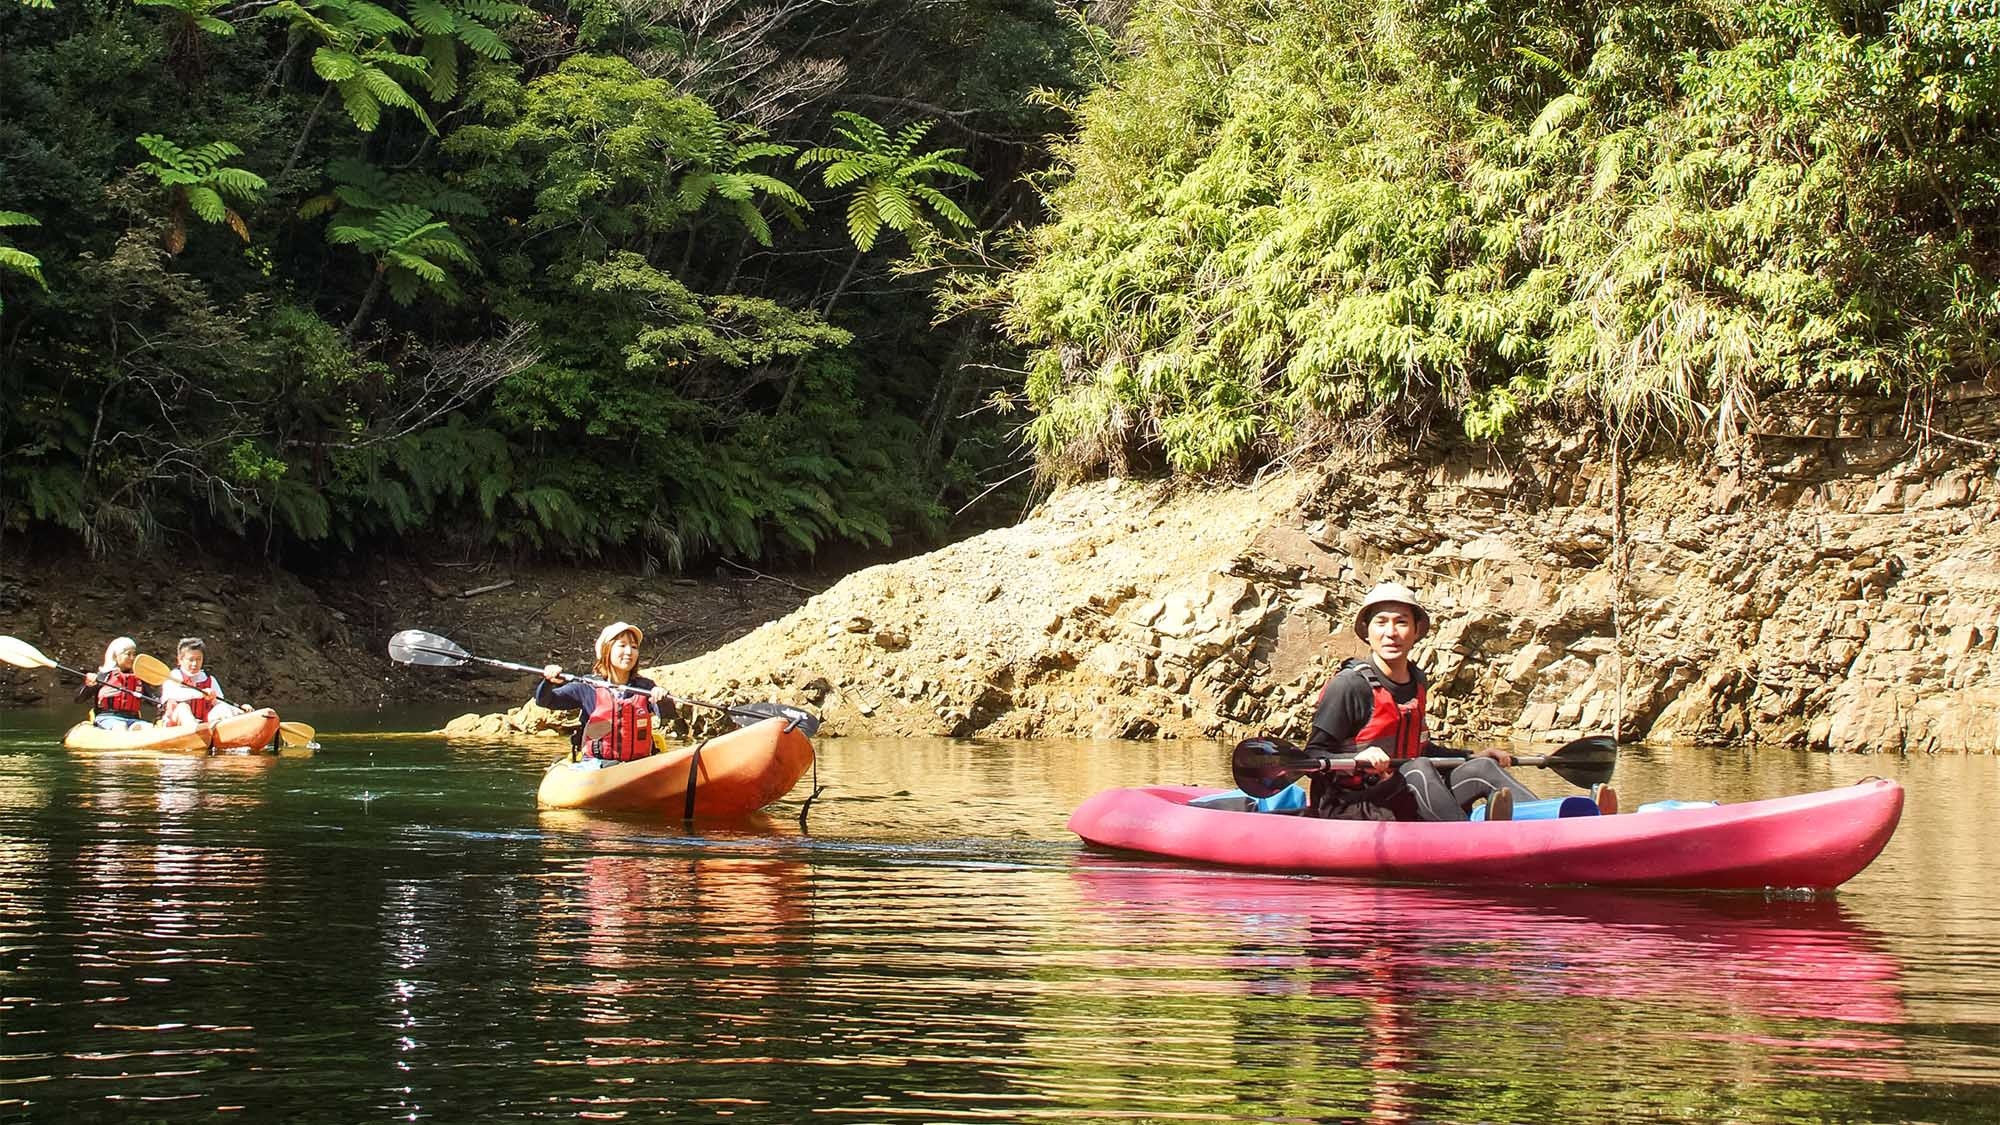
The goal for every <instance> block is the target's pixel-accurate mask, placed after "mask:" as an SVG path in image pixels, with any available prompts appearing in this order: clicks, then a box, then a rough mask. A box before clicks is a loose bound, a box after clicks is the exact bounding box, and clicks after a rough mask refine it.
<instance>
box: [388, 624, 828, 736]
mask: <svg viewBox="0 0 2000 1125" xmlns="http://www.w3.org/2000/svg"><path fill="white" fill-rule="evenodd" d="M389 657H390V659H392V660H395V661H397V662H398V663H402V664H425V665H430V666H432V667H440V668H455V667H459V666H461V665H464V664H466V663H468V662H471V663H477V664H484V665H487V666H488V667H492V668H505V669H507V670H508V671H510V672H530V673H533V674H534V675H537V676H539V675H542V673H543V669H541V668H537V667H535V666H534V665H532V664H518V663H515V662H514V661H512V660H495V659H493V658H492V657H488V656H474V655H473V654H472V653H470V652H467V651H466V650H465V649H463V648H461V647H459V645H458V644H457V642H455V641H453V640H452V639H451V638H449V637H441V636H439V635H437V634H436V633H427V632H425V631H423V630H422V629H405V630H403V631H402V632H400V633H397V634H396V635H395V636H393V637H391V638H389ZM563 678H564V679H566V680H575V681H576V682H578V683H582V684H589V685H590V686H592V687H601V688H605V689H607V690H609V691H616V692H623V693H625V694H627V695H646V694H650V691H649V690H648V689H646V688H637V687H633V686H632V685H630V684H615V683H612V682H611V681H610V680H606V679H602V678H600V677H597V676H578V675H573V674H571V673H568V672H565V673H563ZM673 698H674V700H675V701H676V702H679V703H685V704H688V705H689V706H691V707H706V708H708V709H710V710H713V711H720V712H722V713H723V714H725V715H728V716H729V717H730V718H731V719H734V720H735V721H736V722H737V724H738V725H741V726H749V725H750V724H751V723H756V722H762V721H763V720H765V719H783V720H785V722H787V723H788V724H790V725H791V726H792V727H793V728H795V729H797V730H799V731H801V732H803V733H804V734H805V736H806V737H807V738H811V737H812V736H813V734H814V733H815V732H816V731H818V730H819V716H817V715H815V714H813V713H812V712H810V711H807V710H805V709H804V708H802V707H792V706H788V705H786V704H783V703H745V704H737V705H730V704H726V703H710V702H708V701H707V700H703V699H684V698H682V697H680V696H674V697H673Z"/></svg>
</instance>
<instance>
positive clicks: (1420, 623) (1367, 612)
mask: <svg viewBox="0 0 2000 1125" xmlns="http://www.w3.org/2000/svg"><path fill="white" fill-rule="evenodd" d="M1385 605H1406V606H1409V607H1410V611H1411V612H1412V613H1415V614H1416V616H1417V630H1418V632H1417V636H1418V637H1422V636H1424V635H1425V634H1427V633H1429V632H1430V631H1431V615H1430V614H1429V613H1428V612H1426V611H1425V610H1424V607H1423V603H1422V602H1419V601H1417V592H1416V591H1415V590H1412V589H1410V588H1409V587H1408V586H1405V585H1403V584H1402V583H1400V582H1384V583H1382V584H1381V585H1379V586H1376V587H1375V588H1374V589H1373V590H1370V591H1368V596H1367V597H1365V598H1363V599H1361V612H1360V613H1358V614H1355V615H1354V635H1355V636H1357V637H1360V638H1361V639H1362V640H1364V641H1365V640H1367V639H1368V619H1369V618H1370V617H1373V616H1375V611H1376V610H1377V609H1378V608H1380V607H1382V606H1385Z"/></svg>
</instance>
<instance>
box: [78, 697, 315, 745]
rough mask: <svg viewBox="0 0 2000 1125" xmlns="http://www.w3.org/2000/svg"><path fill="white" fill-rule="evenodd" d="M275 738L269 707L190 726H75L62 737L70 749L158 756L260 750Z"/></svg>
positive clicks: (275, 724)
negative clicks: (118, 751) (134, 751)
mask: <svg viewBox="0 0 2000 1125" xmlns="http://www.w3.org/2000/svg"><path fill="white" fill-rule="evenodd" d="M277 737H278V713H277V712H276V711H273V710H271V709H270V708H269V707H261V708H259V709H257V710H255V711H245V712H244V713H242V714H241V715H232V716H230V717H229V718H227V719H224V720H222V721H221V722H217V723H203V724H201V725H200V726H193V727H147V728H145V729H143V730H105V729H103V728H102V727H97V726H92V725H91V724H89V723H78V724H76V725H75V726H73V727H71V728H69V733H68V734H65V735H63V745H64V746H67V747H69V748H70V749H71V750H150V751H153V752H155V753H159V754H207V753H210V752H211V751H215V750H262V749H265V748H266V747H268V746H270V745H271V741H272V740H273V739H275V738H277Z"/></svg>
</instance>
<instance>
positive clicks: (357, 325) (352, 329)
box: [340, 261, 389, 344]
mask: <svg viewBox="0 0 2000 1125" xmlns="http://www.w3.org/2000/svg"><path fill="white" fill-rule="evenodd" d="M388 273H389V263H388V262H386V261H378V262H376V263H375V276H374V277H373V278H372V279H371V280H370V281H369V282H368V292H366V293H363V294H362V295H361V307H360V308H358V309H355V310H354V319H353V320H350V321H348V322H347V331H345V332H342V333H341V334H340V338H341V339H343V340H345V341H347V342H348V343H350V344H351V343H353V342H354V334H355V333H356V332H359V331H361V322H362V320H363V319H364V318H366V317H367V316H368V310H369V309H371V308H373V307H375V298H376V297H378V296H380V295H381V293H382V279H383V278H384V277H385V276H387V275H388Z"/></svg>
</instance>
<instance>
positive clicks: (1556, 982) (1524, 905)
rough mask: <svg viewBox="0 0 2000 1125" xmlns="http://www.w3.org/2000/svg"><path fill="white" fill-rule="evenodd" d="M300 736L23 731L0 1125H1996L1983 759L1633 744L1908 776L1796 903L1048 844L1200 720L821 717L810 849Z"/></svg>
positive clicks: (1207, 758) (473, 768)
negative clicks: (68, 745) (1028, 736)
mask: <svg viewBox="0 0 2000 1125" xmlns="http://www.w3.org/2000/svg"><path fill="white" fill-rule="evenodd" d="M313 718H315V719H318V721H319V726H320V728H321V731H322V740H323V742H324V743H325V746H324V748H323V749H322V750H321V751H320V752H319V753H318V754H317V755H315V756H305V757H292V756H286V757H279V758H260V759H244V758H217V759H191V758H148V757H116V756H85V755H77V754H70V753H67V752H65V751H63V750H62V749H61V748H60V747H59V746H58V745H57V742H56V740H57V737H58V735H59V732H60V728H61V726H62V725H63V720H62V719H61V718H60V717H57V716H52V715H45V714H35V713H29V714H23V713H18V712H17V713H13V714H8V715H0V1119H4V1120H36V1121H119V1122H126V1121H151V1120H172V1121H179V1120H192V1119H200V1120H213V1119H215V1118H216V1117H217V1115H218V1114H219V1113H225V1112H240V1114H241V1115H242V1119H244V1120H256V1121H269V1120H288V1121H329V1122H358V1121H386V1120H417V1119H426V1120H437V1121H450V1122H458V1121H475V1120H478V1121H490V1120H528V1119H533V1120H566V1121H577V1120H590V1121H603V1120H628V1121H655V1120H675V1121H708V1120H734V1121H757V1122H788V1121H801V1120H808V1119H815V1120H827V1121H884V1122H923V1121H940V1122H956V1121H968V1120H996V1119H997V1120H1010V1121H1021V1120H1034V1119H1040V1118H1061V1119H1064V1120H1069V1121H1106V1122H1111V1121H1117V1122H1146V1121H1160V1122H1168V1121H1218V1120H1258V1121H1286V1122H1291V1121H1345V1120H1357V1119H1381V1120H1390V1121H1395V1120H1415V1121H1523V1122H1526V1121H1548V1120H1556V1119H1561V1118H1577V1119H1583V1120H1686V1121H1814V1122H1818V1121H1992V1120H1995V1119H1996V1118H2000V908H1996V906H1995V905H1994V900H1993V897H1992V892H1993V886H1994V878H1993V872H1994V869H1995V863H1996V860H2000V845H1996V844H1995V843H1993V837H1994V833H1993V831H1992V829H1991V827H1990V825H1991V811H1990V809H1991V802H1990V799H1989V798H1990V796H1991V795H1992V794H1993V793H1994V791H1995V788H1996V787H1995V781H1994V773H1995V770H1996V763H1995V762H1994V761H1993V759H1991V758H1941V759H1911V760H1902V759H1896V758H1879V757H1877V758H1859V757H1842V758H1827V757H1820V756H1811V755H1804V754H1792V753H1789V752H1784V751H1763V752H1760V753H1758V754H1756V755H1755V756H1754V758H1753V757H1750V756H1747V755H1745V754H1744V753H1742V752H1735V751H1695V750H1671V751H1669V750H1638V749H1635V750H1630V751H1628V753H1627V754H1626V755H1625V756H1624V757H1623V758H1622V759H1621V761H1620V765H1619V775H1618V777H1619V787H1620V789H1621V791H1622V792H1623V794H1624V795H1625V798H1626V801H1627V803H1628V804H1631V803H1635V802H1636V801H1639V800H1646V799H1651V798H1655V797H1663V796H1680V797H1719V798H1723V799H1729V800H1737V799H1747V798H1753V797H1764V796H1775V795H1779V794H1783V793H1791V792H1798V791H1803V790H1808V789H1816V788H1824V787H1828V786H1833V785H1841V784H1846V783H1849V782H1852V781H1855V780H1857V779H1859V778H1862V777H1865V776H1867V775H1870V774H1881V775H1884V776H1889V777H1893V778H1896V779H1897V780H1899V781H1901V782H1902V783H1903V784H1904V785H1905V786H1907V787H1908V789H1909V791H1910V798H1909V803H1908V807H1907V809H1906V811H1905V813H1904V819H1903V824H1902V827H1901V829H1900V830H1899V831H1898V833H1897V835H1896V838H1895V840H1894V841H1893V842H1892V843H1891V844H1890V845H1889V849H1888V851H1887V852H1886V853H1885V854H1884V855H1883V856H1882V858H1881V859H1880V860H1878V861H1877V862H1876V863H1875V865H1874V866H1873V867H1871V868H1870V869H1869V870H1868V871H1867V872H1865V873H1863V874H1862V875H1861V877H1860V878H1859V879H1857V880H1856V881H1855V882H1853V883H1851V884H1849V885H1848V888H1847V889H1846V890H1845V891H1844V892H1843V893H1842V894H1841V895H1840V896H1839V897H1838V898H1837V899H1835V900H1832V901H1814V902H1796V901H1767V900H1765V899H1764V898H1763V897H1762V896H1747V897H1746V896H1719V895H1693V894H1655V895H1639V894H1631V893H1617V892H1605V891H1588V890H1551V891H1541V892H1523V893H1517V894H1489V893H1478V892H1470V891H1463V890H1450V889H1431V888H1420V887H1401V886H1382V885H1372V884H1367V883H1352V882H1342V881H1333V880H1323V879H1321V880H1307V879H1287V878H1278V877H1269V876H1251V875H1240V874H1229V873H1223V872H1216V871H1207V870H1194V869H1185V868H1177V867H1175V866H1172V865H1170V864H1166V863H1160V862H1145V861H1133V860H1130V859H1117V858H1112V857H1106V856H1102V855H1097V854H1093V853H1090V852H1086V851H1084V850H1083V849H1082V848H1080V847H1079V845H1078V843H1077V841H1076V839H1075V838H1074V837H1073V836H1071V835H1069V834H1068V833H1067V832H1066V831H1065V830H1064V827H1063V825H1064V820H1065V819H1066V817H1067V816H1068V814H1069V811H1070V809H1072V808H1073V807H1074V806H1075V805H1076V804H1077V803H1078V802H1079V801H1081V800H1082V799H1083V798H1084V797H1086V796H1088V795H1089V794H1090V793H1092V792H1095V791H1097V790H1098V789H1102V788H1106V787H1110V786H1113V785H1120V784H1133V783H1140V782H1155V781H1165V782H1184V781H1193V782H1201V783H1218V782H1220V780H1221V779H1222V778H1223V777H1224V776H1225V775H1226V769H1225V767H1224V764H1223V763H1224V761H1225V758H1226V750H1225V748H1223V747H1219V746H1215V745H1209V744H1184V743H1163V744H1144V743H1103V744H1076V743H1023V744H997V743H972V742H943V741H860V740H831V741H828V742H826V743H824V744H823V745H822V746H821V748H820V749H821V757H820V763H819V771H820V772H819V776H820V780H821V781H823V782H824V783H825V784H826V785H827V786H828V788H827V790H826V792H825V794H824V796H822V797H821V798H820V800H819V801H818V802H816V803H815V804H814V806H813V808H812V811H811V816H810V819H809V822H808V823H809V831H806V832H802V831H801V830H800V827H799V824H798V823H797V819H796V817H797V812H798V804H799V800H800V799H801V798H802V797H803V796H804V793H805V792H806V790H805V789H804V788H803V787H802V788H801V789H800V790H797V791H795V792H794V794H793V795H792V797H791V798H790V799H789V800H788V801H787V802H785V803H784V804H782V805H779V806H777V807H775V809H774V810H773V814H772V815H771V816H769V817H768V818H765V819H762V820H759V821H756V822H753V823H749V824H745V825H738V826H731V827H728V828H705V829H702V830H699V831H697V832H695V833H693V834H690V833H687V832H684V831H683V830H682V829H681V827H680V826H679V825H678V824H677V823H674V822H649V821H646V820H640V819H632V818H617V817H608V816H596V815H589V814H579V813H540V812H538V811H537V810H536V809H535V806H534V790H535V785H536V782H537V780H538V774H539V772H540V770H541V767H542V765H543V764H544V763H545V761H546V760H547V759H548V758H551V757H553V756H554V750H553V749H552V748H550V747H548V746H546V745H544V746H537V747H533V748H524V747H520V746H508V745H483V744H477V743H454V744H450V745H447V744H445V743H444V742H442V741H441V740H439V739H436V738H433V737H428V736H422V735H410V734H398V733H392V732H381V731H378V732H375V733H350V734H344V735H337V734H331V733H328V732H330V731H332V730H334V729H335V728H337V727H339V726H342V725H347V726H350V727H360V726H361V725H362V724H361V723H354V724H341V723H337V722H333V721H328V720H327V719H325V718H323V717H319V716H314V717H313ZM367 722H369V723H372V724H374V725H376V726H380V725H383V720H380V719H370V720H367ZM390 725H395V724H390ZM402 725H409V721H408V720H407V719H406V720H405V721H404V723H403V724H402ZM1525 772H1530V773H1532V772H1535V771H1525ZM1535 780H1539V781H1541V782H1542V783H1543V787H1544V789H1545V791H1547V792H1549V793H1556V792H1566V791H1567V790H1566V789H1564V787H1563V786H1561V785H1560V783H1558V782H1556V781H1555V780H1554V779H1553V778H1551V777H1549V776H1548V775H1546V774H1542V775H1540V776H1539V777H1538V778H1536V779H1535Z"/></svg>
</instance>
